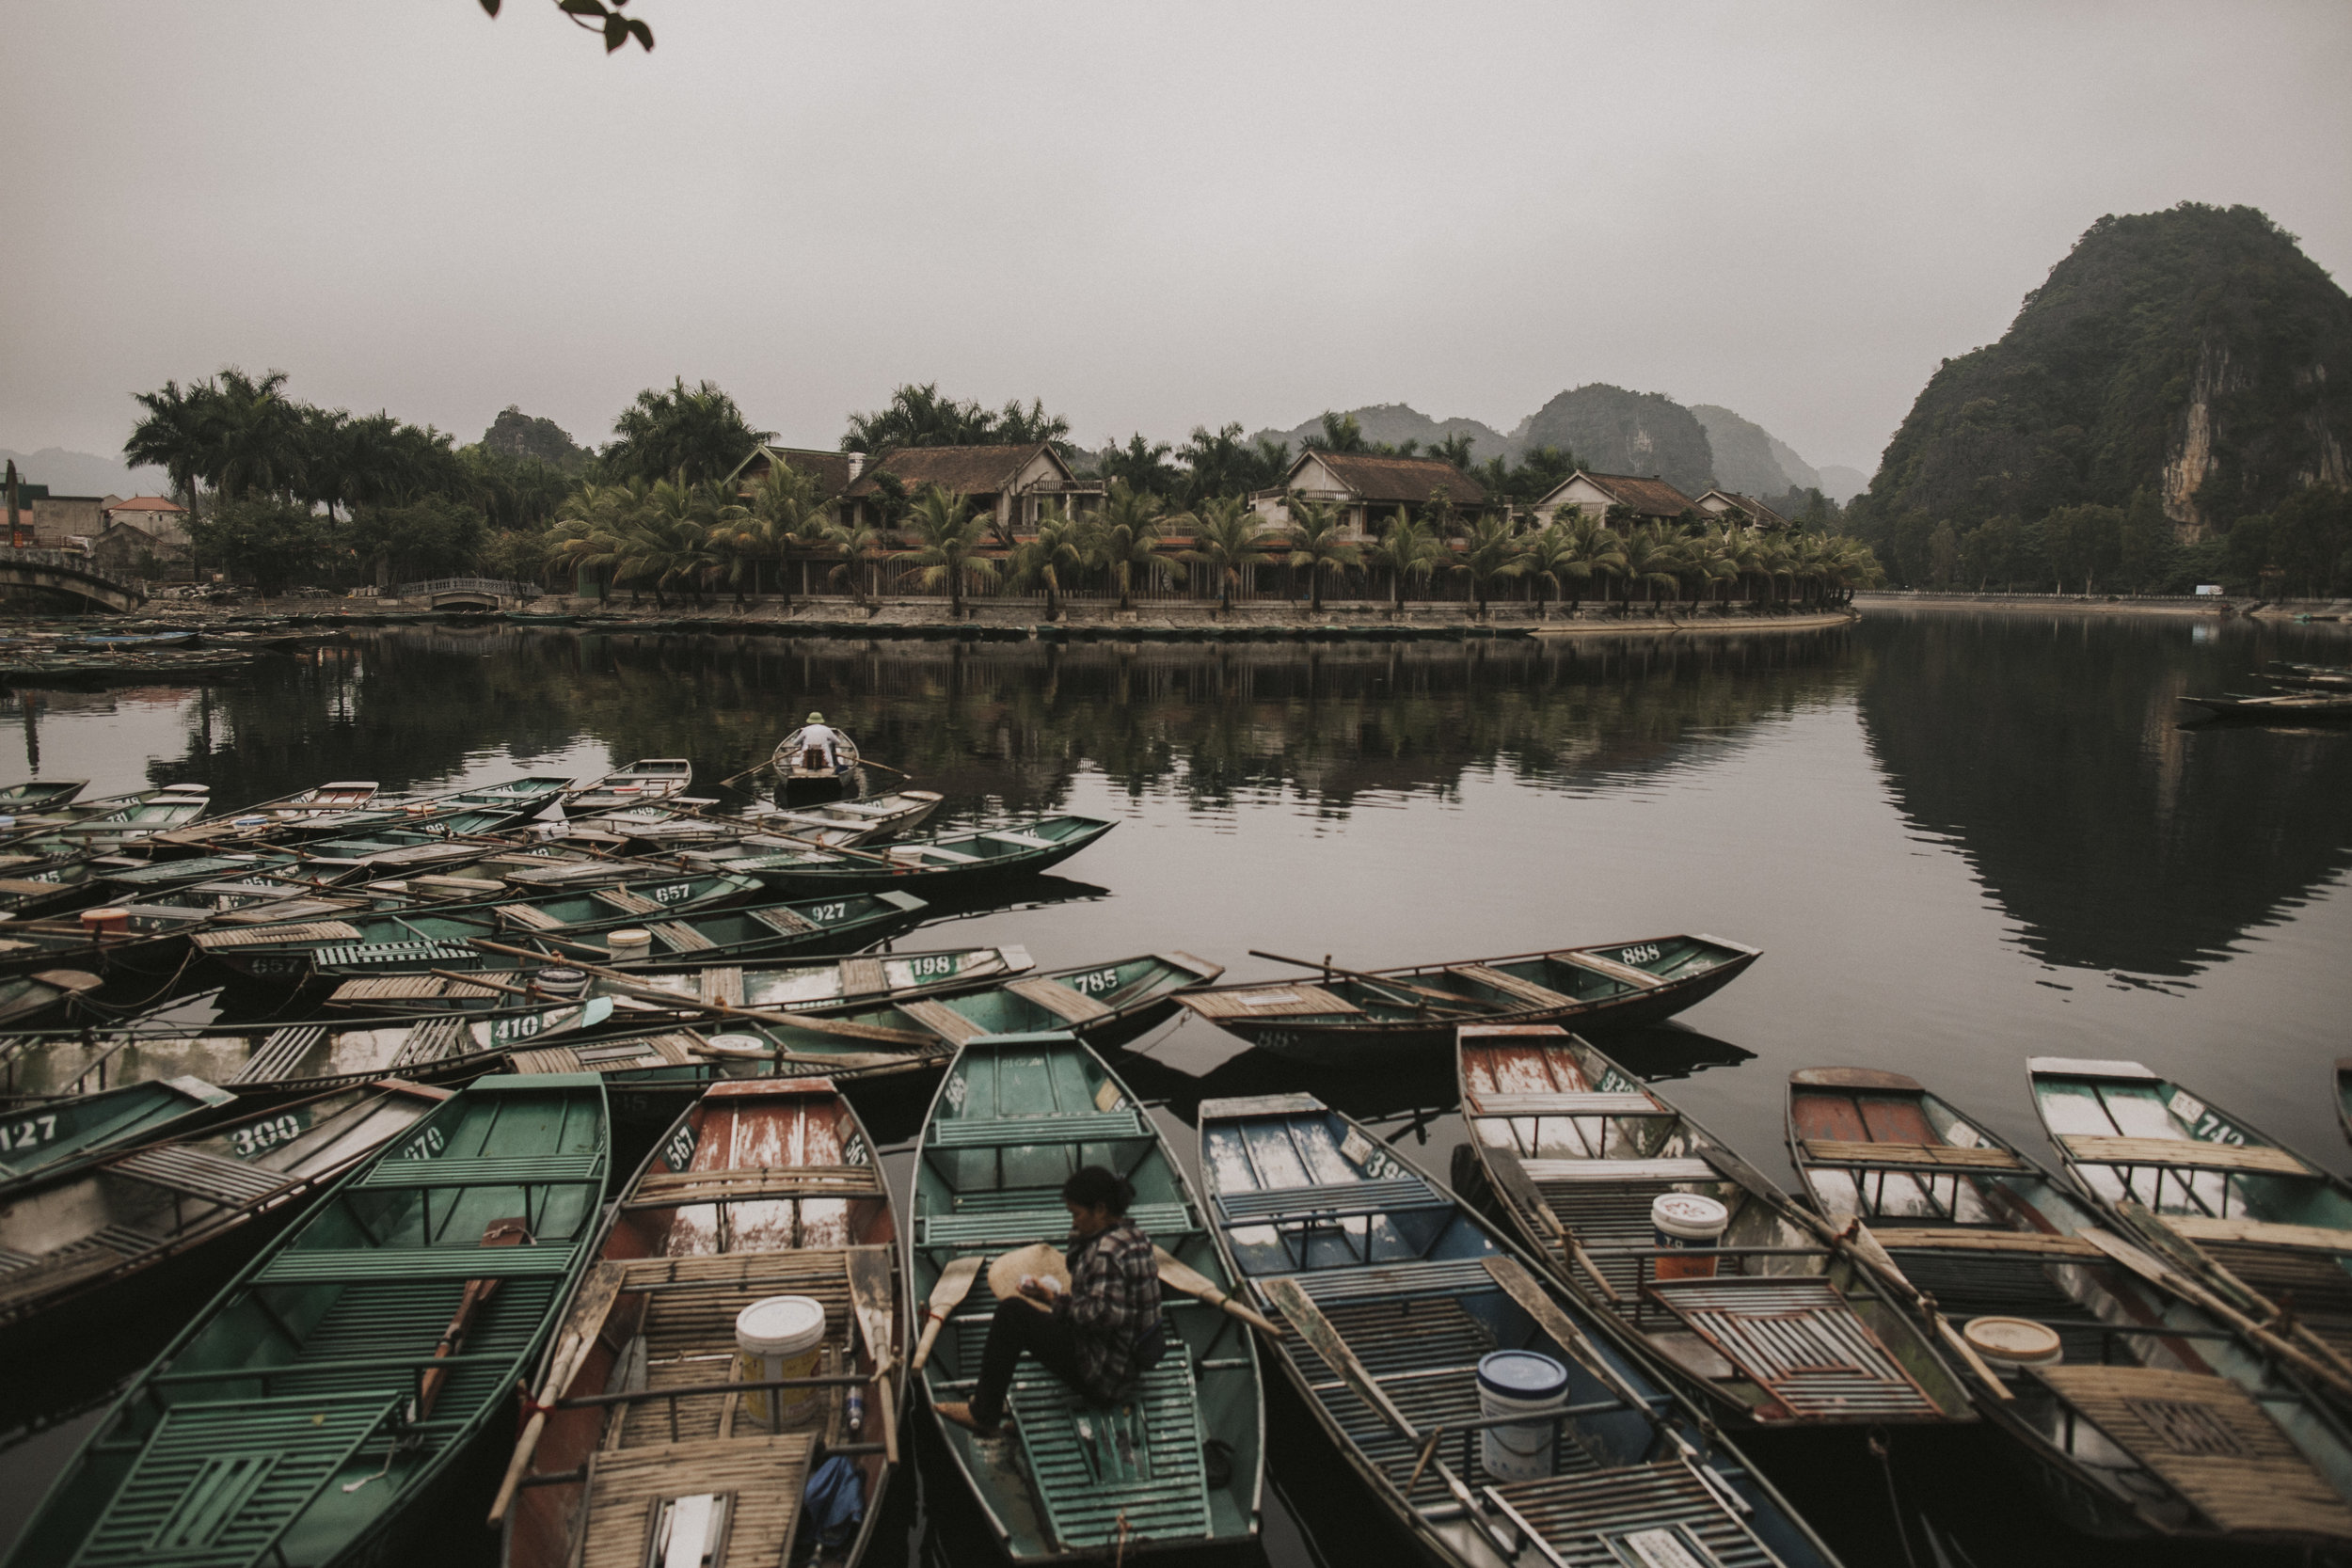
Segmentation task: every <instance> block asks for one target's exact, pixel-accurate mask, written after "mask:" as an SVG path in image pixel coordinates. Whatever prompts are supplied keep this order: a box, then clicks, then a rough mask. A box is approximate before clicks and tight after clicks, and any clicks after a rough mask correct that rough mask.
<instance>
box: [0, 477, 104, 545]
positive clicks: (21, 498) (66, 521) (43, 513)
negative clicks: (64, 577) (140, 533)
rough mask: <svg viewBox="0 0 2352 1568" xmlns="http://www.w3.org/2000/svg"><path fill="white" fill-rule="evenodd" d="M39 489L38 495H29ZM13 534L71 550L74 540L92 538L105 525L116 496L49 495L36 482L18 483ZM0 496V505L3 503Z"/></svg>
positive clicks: (30, 540) (35, 542) (28, 540)
mask: <svg viewBox="0 0 2352 1568" xmlns="http://www.w3.org/2000/svg"><path fill="white" fill-rule="evenodd" d="M36 490H40V492H41V493H40V494H39V495H35V494H33V492H34V491H36ZM17 499H18V506H17V519H16V527H17V535H18V537H19V538H21V539H23V540H24V543H25V544H26V545H28V546H32V547H34V548H36V549H43V550H75V549H80V548H81V547H82V546H80V545H79V544H77V543H75V541H77V540H83V539H95V538H97V537H98V535H99V534H100V533H101V532H102V531H104V529H105V526H106V508H107V507H109V506H113V505H116V504H118V503H119V501H120V500H121V499H122V498H121V497H119V496H53V495H50V494H49V493H48V492H47V491H46V490H45V489H43V488H42V487H41V486H40V485H35V484H24V485H21V486H20V487H19V489H18V493H17ZM5 504H6V499H5V498H0V505H5Z"/></svg>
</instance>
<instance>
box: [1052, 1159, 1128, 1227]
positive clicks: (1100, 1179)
mask: <svg viewBox="0 0 2352 1568" xmlns="http://www.w3.org/2000/svg"><path fill="white" fill-rule="evenodd" d="M1061 1200H1062V1201H1063V1202H1064V1203H1074V1204H1076V1205H1077V1206H1078V1207H1079V1208H1081V1209H1107V1210H1108V1211H1110V1214H1111V1217H1112V1218H1113V1219H1117V1218H1118V1217H1119V1216H1120V1215H1121V1214H1124V1213H1125V1212H1127V1205H1129V1204H1130V1203H1133V1202H1134V1201H1135V1200H1136V1189H1135V1184H1134V1183H1133V1182H1131V1181H1129V1180H1127V1179H1126V1178H1125V1177H1123V1176H1121V1175H1120V1174H1119V1173H1118V1172H1117V1171H1110V1170H1104V1168H1103V1167H1102V1166H1101V1165H1080V1166H1079V1167H1078V1168H1077V1170H1075V1171H1074V1172H1073V1173H1072V1175H1071V1178H1070V1180H1067V1181H1065V1182H1063V1183H1062V1184H1061Z"/></svg>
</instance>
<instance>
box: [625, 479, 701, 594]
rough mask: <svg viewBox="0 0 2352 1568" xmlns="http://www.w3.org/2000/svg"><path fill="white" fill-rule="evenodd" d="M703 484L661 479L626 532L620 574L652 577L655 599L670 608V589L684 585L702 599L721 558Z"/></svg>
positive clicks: (635, 578)
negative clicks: (708, 522)
mask: <svg viewBox="0 0 2352 1568" xmlns="http://www.w3.org/2000/svg"><path fill="white" fill-rule="evenodd" d="M700 488H701V487H700V486H698V485H693V484H689V483H686V482H685V480H684V479H682V478H680V479H665V480H660V481H658V482H656V483H655V484H654V486H653V488H652V489H651V490H650V491H649V492H647V494H646V498H645V505H644V508H643V510H642V511H640V512H639V513H638V515H637V516H636V517H635V518H634V519H633V520H632V526H631V527H630V528H629V529H628V531H627V532H626V533H625V534H623V536H622V546H621V570H620V572H619V574H618V575H617V577H616V578H615V580H617V581H621V582H650V583H651V584H652V585H653V602H654V603H655V604H656V605H657V606H659V607H660V608H661V609H664V610H666V609H668V608H669V600H668V599H667V598H665V597H664V596H663V594H664V591H665V590H675V589H678V588H680V587H681V586H682V587H683V588H684V589H685V591H687V592H689V593H691V594H693V595H694V598H695V601H696V602H697V603H700V602H701V600H702V591H703V580H704V578H705V575H706V574H707V573H708V572H709V571H710V569H711V568H712V567H714V566H716V565H718V564H719V553H718V551H717V549H716V548H715V547H714V546H713V545H712V543H711V537H710V531H709V530H708V529H707V528H706V527H705V526H704V523H703V521H702V517H701V512H702V500H701V497H700V493H699V492H700Z"/></svg>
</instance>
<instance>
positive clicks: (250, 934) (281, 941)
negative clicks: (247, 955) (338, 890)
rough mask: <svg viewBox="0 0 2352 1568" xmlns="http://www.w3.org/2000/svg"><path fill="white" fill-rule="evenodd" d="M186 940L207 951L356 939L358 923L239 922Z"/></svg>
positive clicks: (200, 933) (193, 935) (357, 938)
mask: <svg viewBox="0 0 2352 1568" xmlns="http://www.w3.org/2000/svg"><path fill="white" fill-rule="evenodd" d="M189 940H190V941H192V942H195V943H196V944H197V945H198V946H199V947H201V948H203V949H204V950H205V951H206V952H208V953H210V952H215V951H217V950H218V949H221V948H224V947H300V946H303V945H305V944H308V943H313V942H357V941H358V940H359V927H357V926H354V925H353V924H352V923H351V922H350V921H348V920H310V921H301V922H297V923H295V924H294V925H291V926H240V927H234V928H233V929H230V930H223V931H197V932H195V933H193V934H192V935H191V936H190V938H189Z"/></svg>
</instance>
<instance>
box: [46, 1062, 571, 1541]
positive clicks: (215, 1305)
mask: <svg viewBox="0 0 2352 1568" xmlns="http://www.w3.org/2000/svg"><path fill="white" fill-rule="evenodd" d="M607 1159H608V1150H607V1147H606V1126H605V1111H604V1085H603V1084H602V1082H601V1081H600V1080H598V1079H595V1078H552V1079H550V1078H513V1077H501V1078H492V1079H487V1080H485V1081H484V1082H483V1083H481V1084H478V1085H474V1086H473V1087H471V1088H469V1089H468V1090H466V1091H465V1092H464V1093H462V1094H460V1095H457V1096H455V1097H454V1098H453V1099H451V1100H450V1101H448V1102H447V1103H445V1104H443V1105H442V1106H441V1107H440V1108H439V1109H438V1110H437V1111H436V1112H435V1113H434V1114H433V1115H432V1116H431V1117H428V1118H426V1119H425V1120H424V1121H423V1122H422V1123H421V1124H420V1125H418V1126H417V1127H416V1128H415V1129H414V1130H413V1131H412V1132H410V1133H409V1135H408V1136H406V1137H404V1138H402V1139H401V1140H400V1141H399V1142H398V1143H397V1144H395V1145H393V1146H392V1147H391V1148H388V1149H387V1150H385V1151H384V1152H383V1153H381V1154H379V1155H377V1156H376V1157H375V1158H374V1159H373V1160H371V1161H370V1162H369V1163H368V1164H366V1165H365V1166H363V1167H362V1168H361V1169H359V1170H358V1171H357V1172H355V1173H354V1174H353V1175H351V1176H349V1177H347V1178H345V1179H344V1180H343V1181H342V1183H341V1184H340V1185H338V1186H337V1187H336V1188H335V1190H334V1191H333V1193H332V1194H330V1195H329V1196H327V1198H326V1201H325V1202H324V1203H323V1204H322V1205H321V1206H320V1208H319V1210H318V1211H317V1212H314V1213H313V1214H312V1215H310V1218H308V1219H307V1220H305V1221H304V1222H303V1223H302V1224H301V1225H300V1226H299V1227H295V1228H294V1230H292V1231H290V1232H288V1233H287V1234H286V1235H285V1236H284V1237H282V1238H280V1239H279V1240H278V1242H277V1243H275V1244H274V1245H272V1246H270V1247H269V1248H268V1249H266V1250H265V1251H263V1252H262V1255H261V1256H260V1257H259V1258H258V1259H255V1261H254V1262H253V1263H252V1264H250V1265H248V1266H247V1267H246V1269H245V1271H244V1272H243V1273H241V1274H240V1275H238V1276H237V1278H236V1279H235V1280H234V1281H232V1282H231V1283H230V1285H229V1287H228V1288H227V1289H226V1290H224V1291H222V1292H221V1294H220V1295H219V1296H217V1297H215V1299H214V1301H213V1302H212V1304H211V1305H210V1306H209V1307H206V1308H205V1309H204V1311H203V1312H202V1313H200V1314H199V1316H198V1318H197V1320H196V1321H195V1322H194V1323H191V1324H190V1325H189V1326H188V1327H187V1328H186V1329H185V1330H183V1332H182V1333H181V1334H180V1335H179V1336H178V1337H177V1338H175V1339H173V1340H172V1342H171V1344H170V1345H169V1346H168V1347H167V1349H166V1350H165V1351H164V1353H163V1354H162V1355H161V1356H160V1357H158V1358H157V1359H156V1361H155V1363H154V1364H153V1365H152V1366H151V1367H150V1368H149V1369H148V1370H146V1371H145V1372H143V1373H141V1374H140V1375H139V1376H138V1377H137V1378H136V1379H135V1381H134V1382H133V1383H132V1384H131V1386H130V1387H129V1388H128V1389H127V1390H126V1391H125V1392H124V1394H123V1396H122V1398H121V1399H120V1400H119V1401H118V1402H116V1404H115V1406H114V1408H113V1410H112V1411H110V1412H109V1413H108V1414H107V1415H106V1417H105V1418H103V1420H101V1421H100V1422H99V1424H98V1426H97V1427H96V1428H95V1429H94V1430H93V1431H92V1433H90V1436H89V1438H88V1440H87V1441H86V1442H85V1443H84V1444H83V1446H82V1449H81V1451H80V1452H79V1453H77V1454H76V1455H75V1456H74V1458H73V1460H72V1463H70V1464H69V1465H67V1466H66V1468H65V1470H64V1472H63V1473H62V1474H61V1475H60V1476H59V1477H58V1479H57V1481H56V1483H55V1484H54V1485H53V1486H52V1487H51V1488H50V1491H49V1495H48V1497H46V1498H44V1499H43V1500H42V1502H41V1505H40V1509H39V1511H38V1512H37V1513H35V1515H34V1516H33V1519H32V1521H31V1523H30V1524H29V1525H28V1526H27V1527H26V1528H25V1530H24V1535H23V1536H22V1537H21V1538H20V1539H19V1540H18V1542H17V1544H16V1546H15V1548H14V1549H13V1550H12V1551H11V1552H10V1553H9V1555H8V1559H7V1562H8V1564H9V1565H11V1568H18V1565H21V1568H36V1565H42V1568H45V1565H47V1564H52V1563H66V1562H70V1563H74V1564H87V1565H90V1568H100V1565H104V1564H118V1563H119V1564H126V1565H138V1568H215V1565H221V1568H225V1565H228V1564H260V1563H264V1562H267V1563H273V1564H277V1565H278V1568H323V1565H326V1564H330V1563H351V1562H356V1561H360V1560H369V1561H376V1562H404V1561H423V1560H432V1559H437V1558H438V1557H440V1556H441V1555H443V1549H442V1548H441V1547H440V1546H439V1544H438V1542H439V1540H441V1539H443V1538H445V1536H446V1532H447V1529H448V1517H449V1515H450V1513H451V1512H452V1511H453V1509H455V1508H456V1507H458V1506H460V1498H461V1497H463V1498H464V1500H463V1503H462V1506H463V1507H464V1509H465V1511H466V1512H467V1513H469V1514H470V1513H471V1512H472V1509H473V1507H474V1502H475V1499H474V1498H473V1497H470V1496H467V1495H466V1493H465V1488H466V1487H467V1485H468V1484H469V1482H470V1481H474V1480H475V1479H476V1478H475V1476H474V1475H473V1474H472V1473H471V1467H470V1466H469V1465H467V1464H466V1463H465V1461H466V1460H468V1459H469V1458H471V1457H476V1456H478V1457H480V1458H481V1459H484V1460H486V1459H487V1458H488V1457H489V1449H490V1448H491V1447H492V1446H495V1447H497V1448H500V1449H502V1448H503V1447H504V1446H505V1444H506V1443H507V1442H508V1441H509V1440H511V1438H512V1435H513V1421H512V1413H513V1410H514V1399H515V1392H514V1391H515V1386H516V1382H517V1380H518V1379H520V1378H521V1377H522V1376H523V1375H524V1374H525V1373H526V1372H527V1371H529V1370H530V1369H531V1367H532V1359H533V1357H534V1356H535V1354H537V1351H538V1348H539V1345H540V1342H541V1340H542V1339H544V1338H546V1336H547V1333H548V1328H549V1327H550V1325H551V1324H552V1323H553V1321H554V1317H555V1312H556V1307H557V1304H558V1303H559V1302H560V1301H561V1300H562V1299H563V1297H564V1293H565V1291H566V1290H567V1289H568V1288H569V1286H570V1284H571V1282H572V1281H573V1279H574V1278H576V1277H577V1276H578V1275H579V1274H580V1270H581V1269H582V1267H584V1266H585V1264H586V1263H587V1261H588V1258H589V1243H590V1239H591V1238H592V1237H593V1236H594V1235H595V1233H596V1218H597V1211H598V1206H599V1203H600V1201H601V1198H602V1196H603V1192H604V1181H605V1172H606V1162H607Z"/></svg>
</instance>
